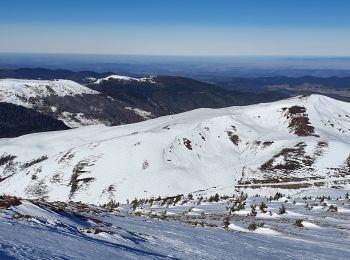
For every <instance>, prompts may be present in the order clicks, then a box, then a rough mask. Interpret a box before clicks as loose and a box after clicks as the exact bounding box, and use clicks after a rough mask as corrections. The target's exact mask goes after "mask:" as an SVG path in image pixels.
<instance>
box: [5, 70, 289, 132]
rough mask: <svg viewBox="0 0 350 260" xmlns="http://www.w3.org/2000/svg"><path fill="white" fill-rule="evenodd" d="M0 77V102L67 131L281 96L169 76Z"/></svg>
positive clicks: (23, 73)
mask: <svg viewBox="0 0 350 260" xmlns="http://www.w3.org/2000/svg"><path fill="white" fill-rule="evenodd" d="M0 78H2V79H0V102H6V103H12V104H16V105H20V106H22V107H24V108H30V109H32V110H35V111H37V112H38V113H41V114H43V115H46V116H49V117H51V118H52V119H56V120H59V121H62V122H63V123H64V124H65V125H67V126H68V127H73V128H74V127H79V126H84V125H93V124H106V125H120V124H127V123H134V122H139V121H143V120H146V119H150V118H156V117H159V116H164V115H169V114H176V113H181V112H185V111H189V110H193V109H196V108H202V107H208V108H219V107H227V106H232V105H247V104H254V103H259V102H267V101H273V100H277V99H281V98H285V97H287V95H285V94H279V93H278V92H274V91H269V92H266V93H263V94H258V95H252V94H251V93H247V92H244V91H232V90H226V89H223V88H220V87H218V86H216V85H213V84H208V83H204V82H200V81H197V80H193V79H189V78H182V77H169V76H153V77H145V78H140V79H138V78H131V77H127V76H119V75H115V74H113V73H102V74H99V73H96V72H88V71H87V72H72V71H68V70H47V69H19V70H3V71H0ZM73 80H75V81H73ZM6 113H7V115H3V116H10V115H14V114H15V112H11V111H10V110H9V108H8V109H7V110H6ZM27 113H31V112H30V111H27ZM42 129H45V128H44V127H43V128H42ZM59 129H61V128H57V129H56V130H59ZM51 130H55V129H51ZM31 132H32V131H28V132H27V133H31ZM14 133H15V132H13V134H14ZM20 133H21V134H23V132H20ZM4 136H6V135H5V134H4ZM11 136H13V135H11Z"/></svg>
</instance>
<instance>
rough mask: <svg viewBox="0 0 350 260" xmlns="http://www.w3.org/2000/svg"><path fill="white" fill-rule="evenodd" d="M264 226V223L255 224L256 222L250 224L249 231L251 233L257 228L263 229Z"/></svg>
mask: <svg viewBox="0 0 350 260" xmlns="http://www.w3.org/2000/svg"><path fill="white" fill-rule="evenodd" d="M263 226H264V223H255V222H253V223H251V224H249V226H248V229H249V230H250V231H254V230H256V229H257V228H259V227H263Z"/></svg>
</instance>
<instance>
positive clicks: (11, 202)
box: [0, 195, 22, 209]
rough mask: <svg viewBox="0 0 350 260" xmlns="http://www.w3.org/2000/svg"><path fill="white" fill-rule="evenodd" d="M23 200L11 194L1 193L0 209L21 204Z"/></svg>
mask: <svg viewBox="0 0 350 260" xmlns="http://www.w3.org/2000/svg"><path fill="white" fill-rule="evenodd" d="M21 204H22V202H21V200H20V198H18V197H14V196H9V195H1V196H0V209H7V208H9V207H12V206H18V205H21Z"/></svg>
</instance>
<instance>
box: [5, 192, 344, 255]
mask: <svg viewBox="0 0 350 260" xmlns="http://www.w3.org/2000/svg"><path fill="white" fill-rule="evenodd" d="M323 191H324V192H325V193H327V192H328V193H332V190H330V189H329V190H323ZM344 193H345V191H344V190H341V191H340V190H335V191H334V192H333V195H338V194H343V195H344ZM261 201H265V202H267V207H268V208H267V209H268V211H270V210H271V211H272V212H273V213H274V215H275V214H277V213H278V208H279V207H280V206H281V204H282V203H283V204H284V205H285V206H286V208H287V213H286V214H284V215H278V214H277V216H278V217H273V218H270V219H267V218H261V217H259V216H257V217H251V216H247V214H245V215H242V216H240V215H239V214H235V213H233V214H231V216H230V222H231V224H230V225H229V227H228V228H227V229H225V228H224V227H223V225H222V218H223V217H224V216H225V215H226V214H227V212H226V209H225V208H226V206H227V205H228V204H229V200H222V201H220V202H218V203H216V202H213V203H209V202H202V203H200V204H199V205H198V200H197V199H196V198H194V199H193V200H191V201H188V202H186V203H185V204H183V205H182V203H183V201H180V202H179V203H178V204H176V205H175V206H166V205H164V206H160V205H159V204H157V203H154V205H153V206H152V207H150V206H149V205H147V204H144V205H142V206H140V208H138V210H135V212H139V213H137V214H138V215H140V216H135V215H134V214H136V213H134V212H133V211H132V210H131V209H130V205H121V206H120V207H119V208H118V209H117V210H115V211H113V212H107V211H106V210H104V209H102V208H96V207H94V206H89V207H90V208H83V207H81V206H79V204H76V205H74V204H71V205H70V206H67V207H66V209H65V210H64V211H57V212H54V211H51V210H50V209H49V208H47V207H46V206H43V205H41V206H36V205H33V204H32V203H31V202H28V201H22V204H21V205H19V206H16V207H12V208H10V209H8V210H0V234H1V235H0V258H1V259H12V258H16V259H43V258H45V259H62V258H63V259H348V256H349V254H350V239H349V237H350V236H349V235H350V214H349V213H337V212H328V211H327V210H326V207H324V208H323V207H322V208H320V209H311V210H306V209H305V208H304V205H305V203H309V204H313V203H319V201H318V200H317V199H315V198H312V199H308V200H306V201H304V200H303V199H301V198H290V199H287V198H284V201H283V202H280V201H271V202H268V201H267V200H266V198H255V197H253V198H252V197H251V198H248V200H247V205H246V209H247V210H248V212H249V208H250V206H249V205H253V204H259V203H260V202H261ZM293 201H296V202H297V203H296V202H294V203H293ZM327 202H328V203H329V204H334V205H338V207H343V208H347V209H349V208H350V202H349V200H346V199H338V200H337V199H335V197H334V198H333V199H331V200H328V201H327ZM194 208H196V209H197V210H195V211H196V212H198V209H200V210H201V211H202V212H203V214H201V215H199V216H197V217H196V216H191V215H190V214H188V213H189V212H191V211H192V209H194ZM96 209H97V210H99V212H98V213H93V210H95V212H97V210H96ZM288 210H290V211H292V212H295V213H298V214H300V215H303V217H295V216H294V215H293V214H289V213H288ZM166 211H172V212H173V215H171V216H166V213H165V212H166ZM258 211H259V210H258ZM141 212H143V213H141ZM145 212H148V213H145ZM20 214H21V215H20ZM265 214H266V215H269V214H270V213H265ZM260 215H264V214H263V213H260ZM18 216H27V217H26V218H22V219H21V218H19V217H18ZM28 216H30V217H28ZM157 216H158V217H157ZM297 218H300V219H303V220H305V221H304V222H303V223H304V224H305V225H304V227H296V226H295V225H294V222H295V220H296V219H297ZM190 221H192V222H190ZM195 221H198V222H204V223H206V224H207V223H210V224H212V226H210V227H209V226H206V225H205V226H204V227H202V226H201V225H200V224H198V225H195V224H193V223H195ZM252 222H255V223H264V226H263V227H260V228H257V229H256V230H248V228H247V227H248V225H249V224H250V223H252ZM191 223H192V224H191ZM96 230H97V231H96Z"/></svg>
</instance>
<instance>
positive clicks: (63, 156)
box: [58, 148, 74, 163]
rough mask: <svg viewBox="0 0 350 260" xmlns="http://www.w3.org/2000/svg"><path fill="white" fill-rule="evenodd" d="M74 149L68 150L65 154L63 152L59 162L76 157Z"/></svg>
mask: <svg viewBox="0 0 350 260" xmlns="http://www.w3.org/2000/svg"><path fill="white" fill-rule="evenodd" d="M72 150H73V148H72V149H70V150H69V151H67V152H66V153H65V154H63V155H62V157H61V158H60V159H59V161H58V163H63V162H65V161H69V160H71V159H72V158H73V157H74V154H73V153H72Z"/></svg>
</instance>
